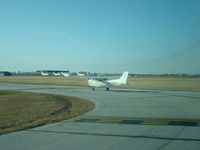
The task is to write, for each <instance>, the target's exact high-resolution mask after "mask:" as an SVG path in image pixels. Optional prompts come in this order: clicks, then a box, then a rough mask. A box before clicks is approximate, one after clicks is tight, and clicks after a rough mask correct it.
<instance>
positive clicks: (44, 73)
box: [41, 71, 49, 76]
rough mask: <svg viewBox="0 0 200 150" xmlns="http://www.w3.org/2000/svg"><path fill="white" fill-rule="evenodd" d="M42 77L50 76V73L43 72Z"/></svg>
mask: <svg viewBox="0 0 200 150" xmlns="http://www.w3.org/2000/svg"><path fill="white" fill-rule="evenodd" d="M41 75H42V76H48V75H49V74H48V72H42V71H41Z"/></svg>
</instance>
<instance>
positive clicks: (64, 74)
mask: <svg viewBox="0 0 200 150" xmlns="http://www.w3.org/2000/svg"><path fill="white" fill-rule="evenodd" d="M61 74H62V75H63V76H65V77H69V73H64V72H61Z"/></svg>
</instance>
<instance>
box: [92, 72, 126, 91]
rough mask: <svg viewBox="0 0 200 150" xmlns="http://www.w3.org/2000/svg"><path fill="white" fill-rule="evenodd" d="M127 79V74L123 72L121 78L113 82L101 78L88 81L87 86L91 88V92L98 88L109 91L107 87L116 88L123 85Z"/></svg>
mask: <svg viewBox="0 0 200 150" xmlns="http://www.w3.org/2000/svg"><path fill="white" fill-rule="evenodd" d="M127 78H128V72H124V73H123V75H122V76H121V78H119V79H113V80H108V79H101V78H96V79H89V80H88V84H89V85H90V86H91V87H93V88H92V89H93V91H94V90H95V88H99V87H106V90H107V91H109V87H111V86H118V85H125V84H126V81H127Z"/></svg>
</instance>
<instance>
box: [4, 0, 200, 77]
mask: <svg viewBox="0 0 200 150" xmlns="http://www.w3.org/2000/svg"><path fill="white" fill-rule="evenodd" d="M199 8H200V1H199V0H1V1H0V52H1V53H0V54H1V59H0V70H8V71H18V70H21V71H35V70H41V69H45V70H48V69H49V70H50V69H56V70H58V69H62V70H70V71H83V70H84V71H90V72H110V73H114V72H116V73H120V72H123V71H125V70H128V71H129V72H131V73H190V74H200V9H199Z"/></svg>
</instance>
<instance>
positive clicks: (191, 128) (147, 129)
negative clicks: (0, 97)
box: [0, 83, 200, 150]
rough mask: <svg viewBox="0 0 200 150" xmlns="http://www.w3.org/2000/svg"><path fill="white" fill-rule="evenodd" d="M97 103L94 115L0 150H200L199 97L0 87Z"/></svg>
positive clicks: (19, 137) (38, 131) (20, 135)
mask: <svg viewBox="0 0 200 150" xmlns="http://www.w3.org/2000/svg"><path fill="white" fill-rule="evenodd" d="M3 89H13V90H22V91H31V92H41V93H54V94H62V95H71V96H77V97H81V98H85V99H88V100H91V101H93V102H95V104H96V107H95V109H93V110H92V111H90V112H88V113H86V114H84V115H83V116H79V117H76V118H73V119H71V120H66V121H62V122H58V123H54V124H49V125H45V126H41V127H37V128H32V129H28V130H24V131H19V132H14V133H9V134H5V135H1V136H0V149H2V150H11V149H15V150H16V149H19V150H23V149H31V150H40V149H41V150H44V149H48V150H51V149H52V150H53V149H70V150H76V149H77V150H78V149H87V150H93V149H97V150H98V149H99V150H104V149H114V150H121V149H126V150H128V149H130V150H132V149H137V150H138V149H142V150H144V149H148V150H151V149H153V150H160V149H163V150H172V149H182V150H183V149H185V150H187V149H190V150H193V149H194V150H195V149H196V150H199V149H200V119H199V118H200V93H192V92H178V91H155V90H129V89H123V90H122V89H111V91H106V90H105V89H97V90H96V91H94V92H93V91H91V89H90V88H84V87H66V86H43V85H23V84H6V83H4V84H3V83H1V84H0V90H3Z"/></svg>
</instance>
